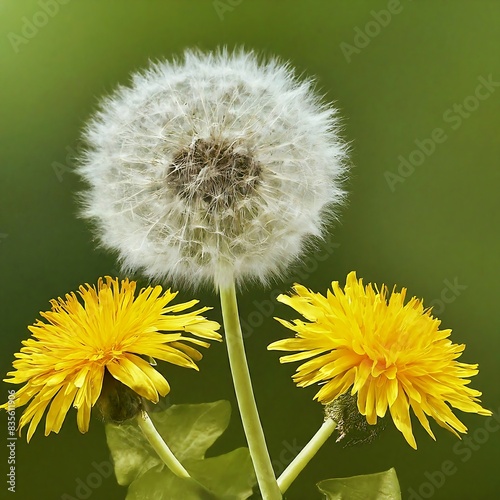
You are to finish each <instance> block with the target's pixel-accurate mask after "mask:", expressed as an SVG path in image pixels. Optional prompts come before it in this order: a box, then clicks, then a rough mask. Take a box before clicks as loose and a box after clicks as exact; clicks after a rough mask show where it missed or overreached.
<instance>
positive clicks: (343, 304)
mask: <svg viewBox="0 0 500 500" xmlns="http://www.w3.org/2000/svg"><path fill="white" fill-rule="evenodd" d="M294 292H295V294H294V295H292V296H286V295H280V296H279V297H278V300H279V301H280V302H283V303H284V304H287V305H289V306H290V307H292V308H294V309H295V310H296V311H298V312H299V313H301V314H302V315H303V316H304V317H305V318H306V319H307V320H308V321H307V322H304V321H301V320H294V321H293V322H291V323H290V322H288V321H284V320H282V319H279V318H276V319H277V320H278V321H279V322H280V323H281V324H283V325H284V326H286V327H287V328H289V329H290V330H293V331H295V332H296V337H295V338H292V339H284V340H280V341H278V342H274V343H272V344H271V345H270V346H269V349H275V350H282V351H297V354H291V355H288V356H283V357H282V358H281V359H280V361H281V362H282V363H287V362H291V361H302V360H305V359H307V360H308V361H306V362H305V363H303V364H302V365H300V366H299V367H298V368H297V372H296V374H295V375H294V377H293V378H294V381H295V382H296V383H297V385H298V386H299V387H306V386H309V385H312V384H315V383H321V384H323V385H322V387H321V389H320V390H319V391H318V393H317V394H316V396H315V399H317V400H318V401H320V402H321V403H323V404H325V405H327V404H330V403H332V402H333V401H335V400H336V399H337V398H338V397H339V396H341V395H342V394H345V393H346V392H347V391H348V390H349V389H351V394H352V395H357V405H358V410H359V412H360V413H361V414H362V415H364V416H366V420H367V422H368V423H369V424H371V425H374V424H376V423H377V417H383V416H385V414H386V411H387V408H389V411H390V413H391V416H392V419H393V421H394V424H395V425H396V427H397V428H398V429H399V430H400V431H401V432H402V433H403V435H404V437H405V438H406V440H407V441H408V443H409V444H410V445H411V446H412V447H413V448H415V449H416V447H417V445H416V442H415V438H414V437H413V433H412V427H411V420H410V412H409V409H410V407H411V408H412V410H413V412H414V413H415V415H416V416H417V418H418V420H419V421H420V423H421V424H422V426H423V427H424V428H425V430H426V431H427V432H428V433H429V434H430V435H431V437H432V438H433V439H435V437H434V434H433V433H432V431H431V429H430V426H429V421H428V419H427V415H428V416H430V417H432V418H433V419H434V420H435V421H436V422H437V423H438V424H439V425H440V426H442V427H444V428H445V429H448V430H450V431H451V432H453V433H454V434H456V435H457V436H459V434H458V432H462V433H465V432H467V428H466V427H465V425H464V424H463V423H462V422H460V420H458V418H457V417H456V416H455V415H454V414H453V412H452V411H451V408H450V407H454V408H458V409H459V410H462V411H465V412H471V413H478V414H480V415H491V412H490V411H489V410H485V409H484V408H482V407H481V406H480V405H479V404H478V402H479V399H478V397H479V396H481V393H480V392H479V391H476V390H474V389H471V388H469V387H467V384H469V382H470V380H467V379H466V378H467V377H472V376H473V375H476V374H477V373H478V370H477V365H469V364H465V363H460V362H458V361H456V360H457V358H459V357H460V356H461V354H462V351H463V350H464V349H465V345H463V344H462V345H457V344H453V343H452V342H451V340H449V339H448V337H449V335H450V333H451V330H440V329H439V325H440V323H441V322H440V321H439V320H438V319H436V318H434V317H433V316H432V315H431V311H430V309H424V307H423V304H422V301H421V300H419V299H417V298H415V297H413V298H412V299H411V300H410V301H409V302H408V303H406V304H405V303H404V302H405V296H406V289H405V288H403V289H402V291H401V292H396V291H393V292H392V294H390V297H389V296H388V295H389V294H388V290H387V287H386V286H385V285H382V287H381V289H380V290H379V289H378V288H377V287H376V286H375V289H374V287H373V286H372V285H371V284H369V285H367V286H366V287H365V286H363V282H362V280H361V279H360V280H359V281H358V280H357V278H356V273H354V272H351V273H350V274H349V275H348V276H347V282H346V286H345V288H344V290H342V289H341V287H340V286H339V283H338V282H337V281H335V282H333V283H332V291H330V290H328V293H327V296H326V297H325V296H323V295H321V294H320V293H314V292H311V291H310V290H308V289H306V288H305V287H303V286H301V285H295V286H294ZM457 431H458V432H457Z"/></svg>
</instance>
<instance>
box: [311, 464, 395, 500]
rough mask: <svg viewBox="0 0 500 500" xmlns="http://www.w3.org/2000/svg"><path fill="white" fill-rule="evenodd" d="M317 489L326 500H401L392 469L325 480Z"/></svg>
mask: <svg viewBox="0 0 500 500" xmlns="http://www.w3.org/2000/svg"><path fill="white" fill-rule="evenodd" d="M317 487H318V489H319V490H320V491H321V492H322V493H324V494H325V498H327V499H328V500H401V490H400V488H399V481H398V476H397V475H396V471H395V469H394V468H392V469H389V470H388V471H385V472H379V473H377V474H367V475H365V476H353V477H344V478H339V479H325V480H324V481H321V482H319V483H318V484H317Z"/></svg>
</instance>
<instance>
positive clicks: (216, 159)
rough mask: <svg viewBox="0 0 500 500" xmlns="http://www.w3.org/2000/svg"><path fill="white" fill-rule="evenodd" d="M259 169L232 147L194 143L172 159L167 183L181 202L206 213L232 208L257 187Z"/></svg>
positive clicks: (225, 144)
mask: <svg viewBox="0 0 500 500" xmlns="http://www.w3.org/2000/svg"><path fill="white" fill-rule="evenodd" d="M260 173H261V167H260V165H259V164H258V163H257V162H256V161H255V160H254V158H253V157H252V156H251V155H250V154H247V153H244V152H241V151H235V149H234V145H232V144H228V143H224V142H217V141H214V140H205V139H197V140H195V141H194V142H193V143H192V144H191V146H190V147H189V148H187V149H185V150H182V151H180V152H179V153H178V154H177V155H175V157H174V159H173V162H172V164H171V165H170V168H169V171H168V180H169V183H170V184H171V186H173V187H174V189H175V190H176V192H177V193H178V194H179V196H181V197H182V198H184V199H187V200H189V201H191V200H195V201H197V202H200V203H202V204H203V205H205V206H206V208H207V209H208V210H214V209H220V208H227V207H236V206H237V205H238V202H239V201H240V200H242V199H244V198H246V197H248V196H249V195H250V194H251V193H252V192H253V191H254V190H255V188H256V186H257V185H258V183H259V176H260Z"/></svg>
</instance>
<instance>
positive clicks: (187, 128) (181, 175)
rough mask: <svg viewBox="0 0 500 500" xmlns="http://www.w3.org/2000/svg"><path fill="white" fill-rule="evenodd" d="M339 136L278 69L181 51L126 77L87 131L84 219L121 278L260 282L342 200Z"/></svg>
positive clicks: (302, 86)
mask: <svg viewBox="0 0 500 500" xmlns="http://www.w3.org/2000/svg"><path fill="white" fill-rule="evenodd" d="M338 130H339V122H338V117H337V112H336V110H335V109H334V108H333V107H331V106H328V105H326V104H324V103H323V102H322V101H321V100H320V98H319V97H318V96H317V94H316V93H315V90H314V83H313V82H312V81H311V80H299V79H298V78H297V77H296V75H295V73H294V71H293V70H292V69H291V68H290V66H289V65H287V64H284V63H282V62H280V61H278V60H277V59H269V60H267V61H260V60H259V58H258V57H257V56H256V55H255V54H254V53H253V52H245V51H243V50H240V51H235V52H229V51H227V50H223V49H221V50H219V51H216V52H213V53H208V54H205V53H202V52H197V51H187V52H186V53H185V54H184V57H183V59H182V60H174V61H166V62H160V63H157V64H153V65H152V66H151V67H150V68H149V69H148V70H146V71H144V72H142V73H136V74H134V75H133V77H132V82H131V85H130V86H128V87H120V88H119V89H118V90H117V91H116V92H115V93H114V94H112V95H111V96H110V97H108V98H107V99H105V100H104V102H103V103H102V105H101V108H100V110H99V111H98V113H97V114H96V115H95V116H94V118H93V119H92V120H91V122H90V123H89V125H88V127H87V130H86V134H85V135H86V140H87V143H88V149H87V151H86V154H85V156H84V158H83V159H82V161H81V163H80V166H79V168H78V172H79V174H80V175H81V176H82V177H83V178H84V180H85V181H86V182H87V183H88V185H89V188H88V189H87V190H86V191H85V192H84V193H83V200H84V209H83V215H84V217H86V218H88V219H90V220H92V221H93V223H94V225H95V227H96V230H97V234H98V237H99V239H100V241H101V243H102V245H103V246H104V247H106V248H108V249H111V250H113V251H115V252H117V254H118V256H119V259H120V261H121V263H122V265H123V267H124V268H125V269H126V270H127V271H130V270H136V271H141V272H143V273H144V274H146V275H147V276H149V277H150V278H153V279H162V280H163V279H169V280H174V281H176V282H178V281H181V282H183V283H187V284H190V285H198V284H201V283H210V284H212V285H214V286H217V287H219V286H224V285H225V284H227V283H229V282H230V281H231V280H233V279H236V281H237V282H242V281H244V280H246V279H251V280H257V281H261V282H266V281H267V280H268V279H269V278H270V277H272V276H273V275H279V274H281V273H282V272H283V271H284V270H285V269H286V268H287V266H288V265H289V264H290V263H291V262H292V261H294V260H295V259H296V258H297V257H298V256H299V255H300V254H301V252H302V251H303V249H304V248H305V246H306V245H307V244H308V242H310V241H311V239H314V238H318V237H321V236H322V234H323V233H324V230H325V226H326V224H327V222H329V221H330V219H331V218H332V217H335V213H336V212H335V209H336V208H337V207H338V206H339V205H340V204H341V203H342V201H343V200H344V197H345V193H344V191H343V189H342V180H343V178H344V176H345V173H346V158H347V148H346V146H345V144H344V143H343V142H342V140H341V139H340V137H339V133H338Z"/></svg>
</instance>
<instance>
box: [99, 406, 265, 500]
mask: <svg viewBox="0 0 500 500" xmlns="http://www.w3.org/2000/svg"><path fill="white" fill-rule="evenodd" d="M230 414H231V406H230V404H229V402H227V401H216V402H214V403H203V404H197V405H174V406H171V407H170V408H168V409H166V410H162V411H158V412H151V413H150V417H151V420H152V421H153V423H154V425H155V427H156V429H157V431H158V432H159V434H160V435H161V436H162V438H163V439H164V440H165V442H166V443H167V444H168V446H169V447H170V449H171V450H172V452H173V453H174V454H175V456H176V457H177V458H178V459H179V461H180V462H181V463H182V464H183V465H184V467H185V468H186V469H187V470H188V471H189V473H190V474H191V476H192V477H193V479H191V480H190V479H187V480H186V479H180V478H178V477H177V476H175V475H174V474H173V473H172V472H171V471H170V470H169V469H168V468H167V467H166V466H165V465H164V464H163V462H161V460H160V459H159V457H158V455H157V454H156V452H155V451H154V450H153V448H152V447H151V445H150V444H149V442H148V441H147V439H146V438H145V437H144V436H143V434H142V432H141V430H140V429H139V427H138V425H137V424H136V422H135V420H131V421H128V422H126V423H124V424H121V425H115V424H107V425H106V437H107V442H108V446H109V448H110V450H111V455H112V457H113V462H114V466H115V474H116V478H117V481H118V483H119V484H121V485H124V486H126V485H129V490H128V494H127V500H167V499H172V498H182V499H183V500H245V499H247V498H249V497H250V496H251V495H252V490H253V487H254V485H255V484H256V479H255V473H254V469H253V465H252V461H251V459H250V453H249V451H248V449H247V448H238V449H237V450H233V451H231V452H230V453H226V454H225V455H220V456H217V457H211V458H205V453H206V451H207V449H208V448H209V447H210V446H212V444H213V443H214V442H215V441H216V440H217V438H218V437H219V436H220V435H221V434H222V433H223V432H224V431H225V430H226V428H227V426H228V424H229V419H230ZM202 485H203V486H202Z"/></svg>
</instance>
